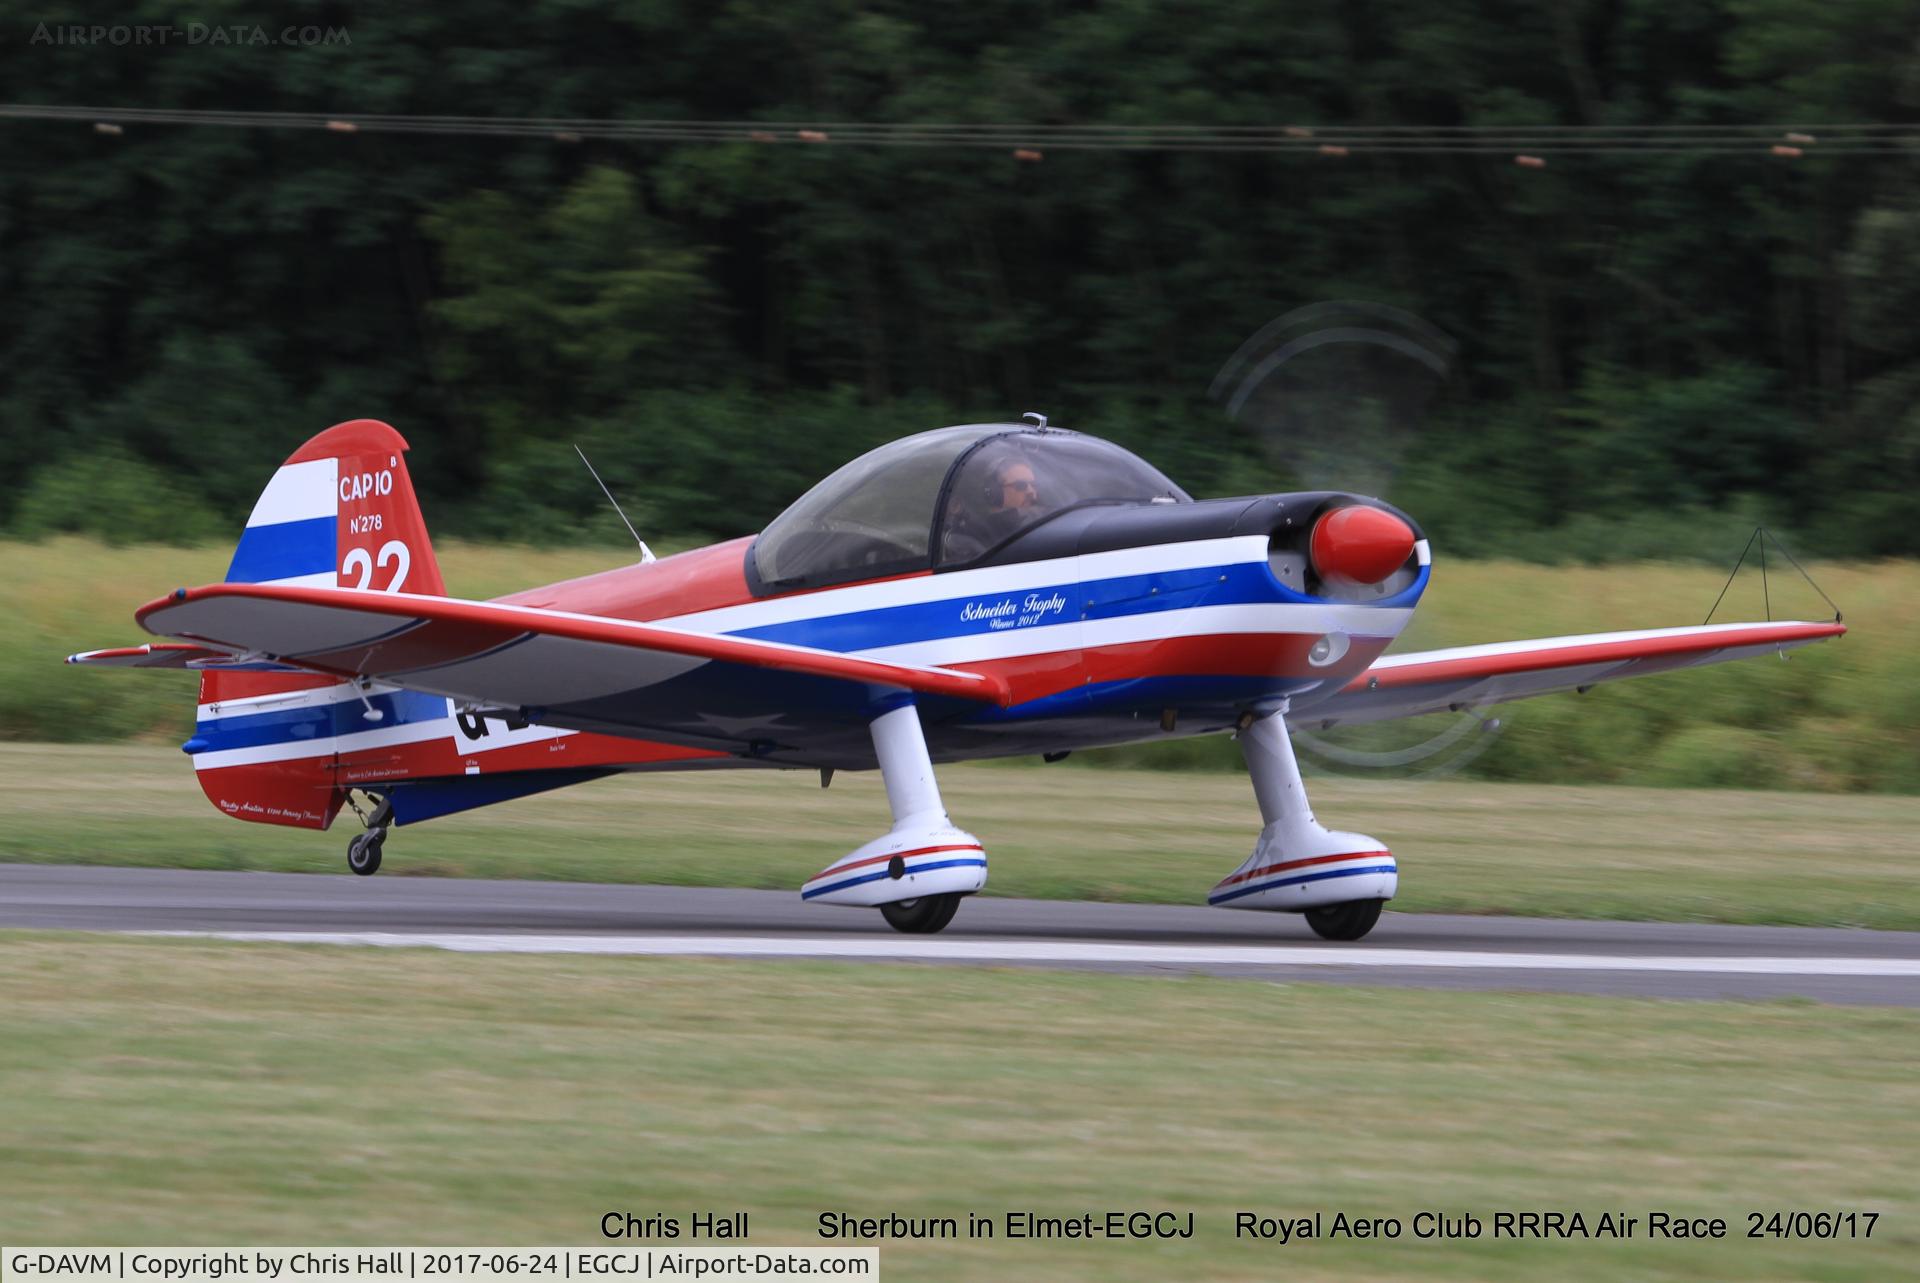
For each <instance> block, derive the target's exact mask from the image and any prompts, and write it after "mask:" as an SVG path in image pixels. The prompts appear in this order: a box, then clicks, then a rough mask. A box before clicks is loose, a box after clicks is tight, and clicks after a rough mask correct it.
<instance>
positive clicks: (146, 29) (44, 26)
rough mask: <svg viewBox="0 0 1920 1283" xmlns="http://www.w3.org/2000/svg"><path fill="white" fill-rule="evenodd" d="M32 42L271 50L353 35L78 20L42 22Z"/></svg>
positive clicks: (310, 28)
mask: <svg viewBox="0 0 1920 1283" xmlns="http://www.w3.org/2000/svg"><path fill="white" fill-rule="evenodd" d="M27 43H28V44H30V45H57V46H60V47H62V48H69V49H75V48H86V47H89V46H96V45H105V46H108V47H110V48H116V49H119V48H125V47H128V46H132V45H146V46H150V47H151V46H166V45H172V46H178V47H200V48H269V47H275V46H291V47H294V48H312V47H314V46H316V45H350V44H352V43H353V37H352V36H351V35H349V34H348V32H347V29H346V28H345V27H321V26H315V25H311V24H309V25H305V26H291V27H270V26H266V25H263V24H260V23H248V22H230V23H214V22H182V23H170V24H165V25H161V24H153V23H126V22H122V23H111V24H109V23H98V22H96V23H78V22H63V23H55V22H43V23H41V24H39V25H38V26H36V27H35V28H34V29H33V35H32V36H31V37H30V38H29V39H28V41H27Z"/></svg>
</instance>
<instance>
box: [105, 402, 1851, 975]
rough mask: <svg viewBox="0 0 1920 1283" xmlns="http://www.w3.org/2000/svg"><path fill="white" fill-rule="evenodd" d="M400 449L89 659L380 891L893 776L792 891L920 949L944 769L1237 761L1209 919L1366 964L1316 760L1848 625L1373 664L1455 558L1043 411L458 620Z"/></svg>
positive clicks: (218, 778)
mask: <svg viewBox="0 0 1920 1283" xmlns="http://www.w3.org/2000/svg"><path fill="white" fill-rule="evenodd" d="M289 444H292V443H291V442H290V443H289ZM406 452H407V443H406V441H405V440H404V439H403V437H402V435H401V433H400V432H398V431H396V430H395V429H394V428H393V427H391V426H389V425H387V424H386V423H383V422H378V421H374V420H370V419H358V420H353V421H350V422H345V423H341V424H338V425H337V426H335V427H332V428H329V429H327V430H325V431H323V432H321V433H319V434H318V435H316V436H314V437H312V438H311V439H310V440H308V441H307V442H306V443H305V444H303V445H299V446H298V447H297V448H295V449H293V450H292V453H291V454H289V455H288V457H287V459H286V462H285V463H284V464H283V465H282V466H281V467H280V469H279V470H278V471H277V472H275V473H274V474H273V475H272V476H271V477H268V478H264V481H265V488H264V489H263V490H262V491H261V493H260V497H259V499H258V501H257V503H256V504H255V505H254V508H253V511H252V515H251V516H250V517H249V519H248V521H247V524H246V528H245V530H244V531H243V532H242V534H241V536H240V541H239V546H238V548H237V549H236V551H235V552H234V554H233V560H232V564H231V566H230V567H229V569H228V571H227V574H226V577H225V580H224V581H223V582H220V583H213V584H208V585H204V586H200V587H183V588H179V589H176V590H173V591H169V592H166V593H165V595H162V596H158V597H156V598H155V599H154V600H152V601H150V602H148V603H146V604H145V605H143V606H140V607H139V609H138V610H137V612H136V618H137V619H138V621H139V623H140V624H141V625H142V626H143V627H144V628H145V629H146V630H147V631H148V632H150V633H152V634H155V635H156V636H158V637H160V638H163V639H165V640H162V641H157V642H152V643H148V644H145V645H136V646H118V647H113V648H109V649H99V650H90V651H86V652H84V653H81V654H76V655H74V656H72V659H71V662H73V663H76V664H83V665H90V666H122V667H141V668H175V669H179V668H187V669H193V670H197V671H198V673H199V681H200V689H199V711H198V719H197V722H196V725H195V729H194V732H193V735H192V738H191V739H190V740H189V741H188V742H187V743H186V744H185V746H184V747H185V749H186V752H187V753H188V754H189V755H190V756H191V758H192V763H193V768H194V771H195V774H196V776H197V778H198V781H199V784H200V787H201V788H202V789H203V790H204V791H205V793H206V796H207V798H208V800H210V801H211V802H212V803H213V805H214V806H216V807H218V808H219V809H220V810H221V811H222V812H224V813H226V814H227V815H230V816H232V817H234V818H236V819H239V820H246V821H251V822H256V823H261V824H275V825H287V826H293V827H298V828H307V829H324V828H327V827H328V826H329V825H331V824H332V823H333V821H334V820H335V819H336V818H337V817H338V816H339V814H340V812H341V811H342V809H343V808H346V807H351V808H352V809H353V810H354V811H355V812H356V813H357V814H358V815H359V816H360V818H361V819H362V820H363V822H364V824H365V828H364V831H363V832H360V833H358V834H357V835H356V836H355V837H354V838H353V839H352V842H351V844H350V846H349V849H348V864H349V866H350V867H351V868H352V870H353V871H354V872H355V873H360V874H372V873H374V872H376V871H377V870H378V869H379V868H380V866H381V863H382V859H383V855H384V852H385V847H386V845H387V842H388V840H389V834H390V831H391V830H392V829H393V828H395V827H402V828H404V827H407V826H411V825H414V824H419V823H423V822H425V821H428V820H432V819H435V818H438V817H442V816H447V815H451V814H455V813H458V812H466V811H472V810H474V809H476V808H480V807H486V806H490V805H494V804H497V803H501V802H506V801H509V800H511V799H515V798H520V797H524V796H528V795H531V794H535V793H539V792H543V791H546V790H551V789H557V788H562V787H566V786H569V785H575V784H580V783H582V782H584V781H589V780H593V779H596V778H599V777H603V776H607V775H610V774H613V773H616V772H634V771H646V772H671V771H689V770H700V771H712V770H728V769H747V768H751V769H762V770H764V769H768V768H784V769H805V770H809V771H818V772H820V778H821V782H822V783H823V784H827V783H829V782H830V781H831V778H832V776H833V774H834V772H836V771H866V770H874V769H877V770H878V771H879V772H880V774H881V777H882V779H883V781H884V784H885V791H886V800H887V805H888V808H889V809H890V811H891V816H892V819H891V824H890V825H889V826H888V827H887V829H886V830H885V831H884V832H882V833H880V834H879V835H878V836H876V837H874V838H873V839H872V840H871V841H869V842H866V843H865V844H863V845H860V846H858V847H856V848H855V849H853V850H851V851H848V852H847V853H846V854H845V855H843V856H841V857H840V858H838V859H836V860H833V861H832V862H831V863H829V864H828V865H827V866H826V867H824V868H821V869H818V870H811V869H805V868H796V869H795V871H794V875H795V876H794V880H795V883H796V884H797V886H798V889H799V895H800V897H801V899H802V900H803V901H804V902H806V903H807V904H809V905H816V906H820V909H819V911H820V912H821V913H822V914H828V913H831V912H833V911H834V910H833V909H830V908H829V907H828V906H845V907H852V908H861V909H877V910H879V913H880V916H881V917H882V918H884V919H885V921H886V922H887V923H888V924H890V925H891V926H892V927H893V928H895V929H896V930H898V931H901V932H906V933H913V934H926V933H933V932H939V931H941V930H943V929H944V928H946V927H947V926H948V924H949V923H950V922H952V921H954V919H955V916H956V913H958V912H959V911H961V909H962V902H963V901H964V900H966V899H967V898H968V897H970V896H973V895H975V894H976V893H978V892H980V891H982V890H983V889H984V888H986V887H987V885H988V869H989V861H988V850H989V847H990V835H989V836H988V838H987V839H983V837H981V836H976V835H975V834H974V833H973V832H971V831H969V830H968V829H967V828H966V827H964V825H965V824H966V816H964V815H960V816H951V815H949V813H948V810H947V807H946V805H945V804H944V802H943V801H942V797H941V792H940V787H939V781H938V774H939V767H940V766H941V765H942V764H945V763H951V762H962V761H968V760H971V759H980V758H996V757H1007V756H1036V755H1037V756H1045V757H1047V758H1049V759H1050V760H1051V759H1057V758H1058V757H1060V756H1062V755H1065V754H1068V753H1071V752H1074V751H1076V750H1081V749H1089V748H1097V747H1101V746H1108V745H1121V744H1129V743H1133V742H1137V741H1143V740H1163V739H1167V738H1169V737H1184V736H1202V735H1222V734H1225V735H1232V736H1234V737H1235V738H1236V739H1237V741H1238V743H1239V746H1240V749H1241V752H1242V754H1243V756H1244V758H1245V762H1246V768H1247V772H1248V774H1249V776H1250V777H1251V779H1252V784H1253V793H1254V796H1255V798H1256V799H1257V801H1258V808H1259V815H1260V826H1259V828H1258V831H1257V836H1253V837H1252V846H1251V851H1250V853H1249V854H1248V855H1247V857H1246V859H1245V860H1244V861H1242V862H1241V863H1240V865H1239V866H1238V867H1236V868H1231V869H1222V870H1220V874H1221V876H1220V877H1219V880H1218V881H1217V882H1215V883H1214V884H1213V885H1212V886H1211V887H1206V886H1195V887H1194V889H1193V895H1194V898H1195V900H1196V901H1199V900H1202V899H1204V901H1205V903H1207V904H1209V905H1212V906H1214V907H1217V908H1222V909H1242V910H1263V911H1267V912H1272V913H1280V914H1295V915H1301V916H1303V917H1304V919H1305V921H1306V922H1307V924H1308V925H1309V926H1311V928H1312V930H1313V931H1314V932H1315V933H1317V934H1318V935H1320V936H1322V937H1324V938H1326V939H1328V940H1333V941H1355V940H1359V939H1361V938H1362V937H1364V936H1366V935H1367V934H1368V933H1369V931H1371V930H1372V929H1373V928H1374V926H1375V925H1376V923H1377V922H1378V920H1379V918H1380V914H1381V909H1382V906H1384V905H1386V904H1387V903H1389V902H1390V901H1391V900H1392V899H1393V898H1394V895H1395V893H1396V890H1397V888H1398V886H1399V877H1400V869H1399V865H1398V862H1397V861H1396V859H1395V855H1394V853H1393V852H1391V851H1389V850H1388V849H1387V847H1386V845H1385V844H1384V843H1383V842H1381V841H1378V840H1376V839H1374V838H1371V837H1368V836H1365V835H1364V834H1362V833H1357V832H1345V831H1340V830H1336V829H1331V828H1328V827H1326V826H1324V825H1322V824H1321V823H1320V822H1319V821H1318V820H1317V819H1316V818H1315V816H1314V813H1313V810H1312V808H1311V806H1310V803H1309V799H1308V796H1307V790H1306V788H1305V787H1304V786H1303V784H1302V780H1301V772H1300V768H1299V765H1298V763H1297V760H1296V757H1295V752H1294V748H1293V745H1292V742H1291V738H1292V736H1293V735H1294V734H1296V733H1297V732H1298V730H1299V729H1300V728H1305V727H1312V728H1331V727H1335V726H1350V725H1355V724H1360V723H1367V722H1376V721H1383V720H1387V719H1393V718H1404V717H1413V716H1417V715H1421V714H1426V713H1432V712H1437V711H1443V710H1448V709H1453V710H1460V709H1463V708H1469V707H1471V708H1480V707H1484V706H1487V705H1492V704H1497V703H1501V702H1504V701H1509V700H1517V699H1523V698H1527V697H1530V696H1535V695H1543V694H1547V693H1550V692H1559V691H1575V690H1577V691H1582V692H1584V691H1585V690H1586V689H1588V688H1590V687H1592V686H1595V685H1598V684H1600V683H1604V682H1611V681H1616V680H1619V679H1623V678H1630V677H1637V676H1641V675H1646V674H1654V673H1664V672H1669V671H1672V670H1675V669H1680V668H1687V667H1691V666H1695V665H1702V664H1712V663H1718V662H1721V661H1724V660H1735V659H1749V658H1754V657H1760V656H1773V655H1776V654H1780V653H1783V652H1785V651H1787V650H1790V649H1792V648H1796V647H1802V646H1806V645H1809V644H1811V643H1814V642H1821V641H1827V640H1831V639H1834V638H1838V637H1840V636H1841V635H1842V634H1843V633H1844V632H1845V631H1846V629H1845V626H1844V625H1843V624H1842V623H1841V622H1840V621H1839V619H1838V618H1837V617H1836V618H1834V619H1832V620H1828V621H1777V620H1766V621H1753V622H1736V623H1719V624H1708V625H1699V626H1689V627H1672V628H1660V629H1652V630H1637V631H1622V632H1609V633H1596V634H1586V635H1579V636H1562V637H1549V638H1538V639H1528V640H1515V641H1505V642H1496V643H1493V644H1485V645H1473V646H1465V647H1455V648H1450V649H1444V650H1434V651H1426V652H1412V653H1396V654H1394V655H1391V656H1388V655H1386V654H1385V652H1386V651H1387V649H1388V646H1389V645H1390V644H1391V643H1392V642H1393V641H1394V639H1395V638H1396V637H1397V636H1398V635H1399V634H1400V633H1401V631H1402V629H1404V628H1405V627H1406V626H1407V624H1408V622H1409V620H1411V619H1412V618H1413V616H1414V613H1415V611H1416V610H1417V609H1418V608H1419V604H1420V600H1421V596H1422V594H1423V593H1424V592H1425V591H1426V589H1427V587H1428V583H1429V579H1430V576H1431V575H1432V574H1433V573H1434V566H1435V561H1436V558H1438V557H1441V556H1443V555H1444V549H1436V548H1434V547H1433V546H1432V545H1431V544H1430V542H1429V541H1428V539H1427V538H1426V537H1425V536H1424V535H1423V533H1422V531H1421V528H1420V526H1419V524H1418V521H1417V518H1416V516H1415V515H1414V514H1409V513H1405V512H1402V511H1399V510H1398V509H1396V508H1395V507H1393V506H1391V505H1389V504H1387V503H1384V502H1382V501H1381V500H1379V499H1376V498H1372V497H1369V496H1366V495H1362V494H1354V493H1344V492H1340V491H1309V492H1301V493H1280V494H1263V495H1254V496H1241V497H1235V498H1196V497H1194V496H1192V495H1189V494H1188V493H1186V491H1184V490H1183V489H1181V487H1180V486H1179V485H1177V484H1175V482H1174V481H1172V480H1170V479H1169V478H1168V477H1167V476H1166V475H1164V474H1163V473H1162V472H1161V471H1160V470H1159V469H1157V468H1156V467H1155V466H1154V465H1153V464H1152V462H1150V461H1149V460H1147V459H1143V458H1141V457H1139V456H1138V455H1136V454H1134V453H1131V452H1129V451H1127V450H1125V449H1122V448H1120V447H1118V446H1116V445H1114V444H1112V443H1110V442H1108V441H1105V440H1102V439H1101V438H1099V437H1098V436H1095V435H1089V434H1085V433H1081V432H1078V431H1071V430H1066V429H1063V428H1059V427H1055V426H1052V425H1051V424H1050V423H1049V422H1048V419H1047V416H1045V415H1043V414H1039V413H1031V414H1027V415H1025V416H1023V417H1022V418H1021V419H1020V420H1019V421H1014V422H1002V423H987V424H971V425H965V426H958V427H945V428H937V429H934V430H931V431H924V432H919V433H916V434H913V435H909V436H904V437H902V438H900V439H898V440H895V441H893V442H892V443H890V444H887V445H884V446H881V447H880V448H878V449H875V450H873V451H871V452H869V453H867V454H865V455H862V456H861V457H859V458H856V459H854V460H853V461H852V462H850V463H847V464H846V465H845V466H843V467H841V468H840V469H839V470H837V471H835V472H834V473H832V475H830V476H828V477H827V478H826V479H825V480H823V481H821V482H819V483H818V484H817V485H815V486H814V487H813V488H812V489H811V490H809V491H808V492H807V493H806V494H805V495H804V496H802V497H801V498H800V499H799V500H798V501H797V502H795V503H793V504H792V505H791V506H790V507H789V508H787V510H786V511H785V512H783V513H782V514H781V515H780V516H779V517H777V518H776V519H775V520H773V521H772V522H771V523H770V524H769V525H767V527H766V528H765V529H764V530H762V531H761V532H760V533H759V534H758V535H757V536H752V537H747V538H739V539H734V540H731V541H728V542H723V543H718V544H714V545H712V546H709V547H703V548H697V549H694V550H691V551H685V552H680V553H678V554H676V555H672V556H667V557H660V558H656V557H654V556H653V554H652V553H651V552H650V551H648V550H647V549H646V547H645V545H644V544H642V545H641V551H642V558H641V560H640V561H639V562H638V563H637V564H633V565H627V566H623V567H620V568H618V569H612V570H607V571H605V572H602V573H599V574H591V575H588V576H586V577H584V578H577V579H570V580H566V581H564V582H560V583H553V584H547V585H544V586H539V587H530V588H527V589H526V590H524V591H521V592H516V593H513V594H511V595H509V596H505V597H499V598H496V599H493V600H489V601H469V600H461V599H458V598H454V597H449V596H448V595H447V593H446V589H445V586H444V584H443V581H442V578H441V573H440V569H439V566H438V564H437V563H436V560H435V557H434V551H433V546H432V543H431V542H430V540H429V537H428V531H427V523H426V520H425V518H424V516H423V514H422V511H421V508H420V506H419V504H418V503H417V501H416V499H415V494H414V488H413V485H412V482H411V481H410V479H409V476H408V471H407V466H406V462H405V457H406ZM103 640H104V639H103ZM662 786H663V787H671V785H670V783H669V782H667V781H662ZM1071 788H1072V784H1071V778H1070V777H1069V778H1067V779H1066V780H1064V781H1063V782H1062V784H1061V785H1060V791H1061V797H1062V804H1063V805H1071V802H1070V800H1069V795H1070V793H1071ZM1248 830H1249V833H1250V835H1252V834H1253V833H1254V825H1253V823H1252V817H1251V815H1250V816H1249V817H1248ZM1166 837H1167V841H1168V842H1169V843H1170V844H1176V843H1178V841H1179V833H1178V832H1177V831H1170V832H1169V833H1168V834H1167V835H1166ZM634 840H635V841H636V842H644V841H645V840H646V839H645V833H644V825H643V824H637V825H636V833H635V837H634ZM396 854H397V855H398V856H399V858H401V859H404V849H403V847H401V848H397V851H396ZM1414 854H1415V855H1416V857H1417V853H1414ZM1410 872H1411V873H1412V875H1413V876H1416V877H1417V876H1418V860H1417V858H1416V859H1415V862H1414V865H1413V867H1412V869H1410ZM962 921H963V925H964V919H963V920H962ZM1035 926H1036V928H1037V929H1038V930H1040V931H1041V932H1043V933H1044V930H1045V927H1044V925H1043V924H1035Z"/></svg>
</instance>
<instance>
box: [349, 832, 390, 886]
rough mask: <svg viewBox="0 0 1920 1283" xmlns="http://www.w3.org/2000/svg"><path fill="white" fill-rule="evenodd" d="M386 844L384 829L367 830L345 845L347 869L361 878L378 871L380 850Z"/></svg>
mask: <svg viewBox="0 0 1920 1283" xmlns="http://www.w3.org/2000/svg"><path fill="white" fill-rule="evenodd" d="M386 844H387V831H386V830H385V829H369V830H368V831H367V832H365V833H362V834H360V835H359V836H358V837H356V838H354V839H353V841H351V842H349V843H347V867H348V868H349V869H352V870H353V871H354V872H355V873H358V874H359V875H360V876H361V877H363V878H366V877H372V876H373V875H374V874H376V873H378V872H379V871H380V848H381V847H383V846H385V845H386Z"/></svg>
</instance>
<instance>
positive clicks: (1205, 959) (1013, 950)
mask: <svg viewBox="0 0 1920 1283" xmlns="http://www.w3.org/2000/svg"><path fill="white" fill-rule="evenodd" d="M135 934H139V935H153V936H187V937H195V938H200V939H217V940H245V941H254V942H258V943H273V944H333V945H376V946H382V947H403V948H404V947H414V948H433V949H452V950H455V951H457V952H460V953H598V954H614V955H625V956H648V957H655V956H699V957H728V958H838V959H847V958H855V959H876V960H893V961H899V960H905V961H912V962H985V963H994V962H1005V963H1021V962H1050V963H1063V962H1064V963H1075V962H1082V963H1095V964H1104V965H1114V964H1123V965H1134V966H1156V965H1157V966H1175V967H1180V966H1186V967H1191V966H1255V967H1376V968H1389V969H1391V968H1416V969H1437V970H1472V971H1664V972H1685V973H1693V974H1716V975H1749V976H1878V977H1904V976H1912V977H1920V958H1837V957H1826V958H1818V957H1811V958H1781V957H1711V956H1708V957H1694V956H1689V955H1685V954H1670V955H1665V956H1661V955H1652V956H1646V955H1641V956H1631V957H1629V956H1624V955H1617V954H1598V953H1491V952H1486V951H1471V950H1452V949H1394V948H1370V947H1368V946H1366V945H1343V946H1339V947H1315V946H1301V947H1287V946H1279V947H1275V946H1265V945H1224V944H1223V945H1194V944H1103V943H1101V942H1099V941H1082V940H921V939H914V938H912V937H906V936H902V937H899V938H890V937H885V936H879V937H866V936H695V935H653V936H605V935H449V934H438V933H420V934H400V933H396V932H387V931H142V932H137V933H135Z"/></svg>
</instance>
